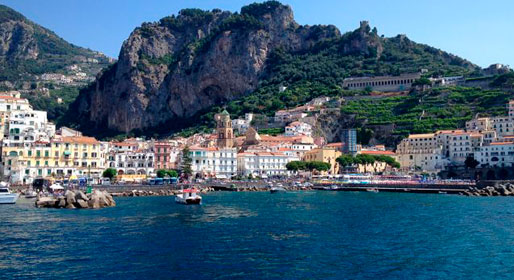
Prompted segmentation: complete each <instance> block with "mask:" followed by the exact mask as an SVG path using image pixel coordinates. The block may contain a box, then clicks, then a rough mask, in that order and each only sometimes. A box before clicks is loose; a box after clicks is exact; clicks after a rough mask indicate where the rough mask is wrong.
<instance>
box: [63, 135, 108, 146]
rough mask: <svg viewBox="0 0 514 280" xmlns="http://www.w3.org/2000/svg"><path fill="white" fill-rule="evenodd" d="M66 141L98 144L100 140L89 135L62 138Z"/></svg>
mask: <svg viewBox="0 0 514 280" xmlns="http://www.w3.org/2000/svg"><path fill="white" fill-rule="evenodd" d="M62 141H63V142H64V143H78V144H98V143H99V142H98V140H96V139H95V138H93V137H87V136H65V137H63V138H62Z"/></svg>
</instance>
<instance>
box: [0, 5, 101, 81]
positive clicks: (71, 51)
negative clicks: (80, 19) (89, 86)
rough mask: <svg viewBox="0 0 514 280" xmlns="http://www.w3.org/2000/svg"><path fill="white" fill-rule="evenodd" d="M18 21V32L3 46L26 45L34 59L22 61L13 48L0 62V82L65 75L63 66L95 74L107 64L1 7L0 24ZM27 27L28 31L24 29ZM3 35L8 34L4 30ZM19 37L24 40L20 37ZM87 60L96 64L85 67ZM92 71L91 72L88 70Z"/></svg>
mask: <svg viewBox="0 0 514 280" xmlns="http://www.w3.org/2000/svg"><path fill="white" fill-rule="evenodd" d="M8 21H17V22H20V23H23V24H22V25H20V27H19V28H20V30H17V31H16V30H14V31H12V33H13V34H12V36H11V37H10V38H8V40H10V41H7V42H5V43H6V44H11V45H17V44H27V45H31V46H33V47H34V50H35V51H37V58H36V59H33V58H29V57H30V56H29V57H25V55H24V53H23V51H22V50H18V49H16V48H13V49H12V50H10V51H9V53H7V55H6V56H5V57H2V58H0V81H11V82H19V81H22V80H31V75H40V74H43V73H66V69H65V68H66V66H69V65H72V64H81V66H82V68H85V69H83V70H84V71H85V72H93V73H96V72H97V71H98V70H99V69H100V68H101V67H103V66H105V65H107V64H108V61H107V58H106V57H102V56H99V55H98V54H97V53H95V52H93V51H91V50H89V49H85V48H81V47H77V46H75V45H73V44H70V43H68V42H66V41H65V40H64V39H62V38H60V37H59V36H57V34H55V33H54V32H52V31H50V30H48V29H46V28H44V27H42V26H39V25H37V24H35V23H33V22H32V21H30V20H28V19H27V18H25V17H24V16H23V15H22V14H20V13H18V12H16V11H15V10H13V9H11V8H9V7H7V6H4V5H0V23H4V22H8ZM27 26H28V27H27ZM4 32H9V31H7V30H5V31H4ZM15 33H20V34H24V36H20V35H19V34H15ZM25 35H27V36H26V37H25ZM87 58H96V59H98V60H99V64H94V63H89V64H88V63H85V59H87ZM89 68H91V69H89Z"/></svg>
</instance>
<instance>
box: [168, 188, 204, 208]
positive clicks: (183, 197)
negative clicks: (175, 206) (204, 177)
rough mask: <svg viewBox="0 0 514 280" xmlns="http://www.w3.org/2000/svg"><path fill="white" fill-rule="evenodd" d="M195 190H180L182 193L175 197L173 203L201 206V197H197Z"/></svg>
mask: <svg viewBox="0 0 514 280" xmlns="http://www.w3.org/2000/svg"><path fill="white" fill-rule="evenodd" d="M198 192H199V191H198V190H197V189H196V188H189V189H182V192H181V193H179V194H177V195H176V196H175V202H176V203H179V204H201V203H202V197H201V196H200V195H198Z"/></svg>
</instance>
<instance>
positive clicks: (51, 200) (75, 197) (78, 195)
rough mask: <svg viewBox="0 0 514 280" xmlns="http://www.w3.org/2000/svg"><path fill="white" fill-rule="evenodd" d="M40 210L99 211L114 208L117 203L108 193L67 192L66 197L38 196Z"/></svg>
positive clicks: (96, 191)
mask: <svg viewBox="0 0 514 280" xmlns="http://www.w3.org/2000/svg"><path fill="white" fill-rule="evenodd" d="M35 205H36V207H38V208H42V207H45V208H66V209H75V208H80V209H98V208H104V207H114V206H116V202H115V201H114V199H113V198H112V196H111V194H109V193H108V192H107V191H100V190H93V192H91V193H89V194H85V193H83V192H82V191H75V192H74V191H70V190H67V191H66V192H65V193H64V196H60V197H54V196H41V195H39V194H38V196H37V198H36V202H35Z"/></svg>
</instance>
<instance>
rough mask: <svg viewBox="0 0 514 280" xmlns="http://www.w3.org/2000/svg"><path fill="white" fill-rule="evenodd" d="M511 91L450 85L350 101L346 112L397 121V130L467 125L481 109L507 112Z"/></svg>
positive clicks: (376, 121) (378, 121) (369, 121)
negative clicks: (407, 93) (393, 95)
mask: <svg viewBox="0 0 514 280" xmlns="http://www.w3.org/2000/svg"><path fill="white" fill-rule="evenodd" d="M510 98H511V94H510V93H508V92H504V91H501V90H482V89H479V88H466V87H449V88H435V89H432V90H430V91H428V92H413V93H410V94H409V95H407V96H395V97H386V98H380V99H361V100H355V101H349V102H347V103H346V104H345V105H343V106H342V108H341V112H342V113H343V114H348V115H355V116H356V118H357V120H361V121H362V123H366V125H384V124H395V125H396V129H395V131H393V133H394V134H398V135H406V134H408V133H427V132H433V131H435V130H438V129H456V128H462V127H464V124H465V122H466V121H468V120H470V119H472V118H473V116H474V115H475V114H477V113H480V114H481V115H484V116H485V115H489V116H495V115H505V114H506V113H507V112H506V104H507V103H508V101H509V99H510Z"/></svg>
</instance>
